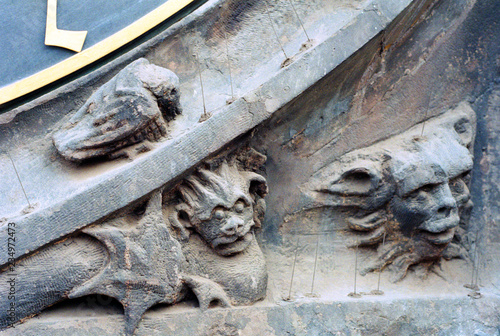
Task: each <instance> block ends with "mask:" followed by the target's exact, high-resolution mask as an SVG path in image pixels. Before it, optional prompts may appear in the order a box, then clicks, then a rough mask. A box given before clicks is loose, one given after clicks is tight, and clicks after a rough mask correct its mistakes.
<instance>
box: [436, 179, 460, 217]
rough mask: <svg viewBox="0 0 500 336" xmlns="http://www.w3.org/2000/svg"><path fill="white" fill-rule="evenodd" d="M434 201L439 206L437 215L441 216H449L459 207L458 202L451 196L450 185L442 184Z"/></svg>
mask: <svg viewBox="0 0 500 336" xmlns="http://www.w3.org/2000/svg"><path fill="white" fill-rule="evenodd" d="M434 199H435V201H436V205H437V208H438V209H437V213H438V214H439V215H440V216H443V217H447V216H449V214H450V212H451V210H453V209H454V208H456V207H457V202H456V201H455V199H454V198H453V195H452V194H451V189H450V186H449V185H448V183H443V184H440V185H439V186H438V187H437V189H436V191H435V194H434Z"/></svg>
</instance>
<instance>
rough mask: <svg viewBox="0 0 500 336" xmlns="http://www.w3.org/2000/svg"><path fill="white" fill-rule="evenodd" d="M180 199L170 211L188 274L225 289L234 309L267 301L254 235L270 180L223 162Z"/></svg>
mask: <svg viewBox="0 0 500 336" xmlns="http://www.w3.org/2000/svg"><path fill="white" fill-rule="evenodd" d="M249 154H250V156H248V157H247V158H250V160H253V161H254V162H255V161H259V160H260V162H262V163H263V162H264V161H265V157H264V156H263V155H261V154H259V153H257V152H255V151H253V150H252V151H250V153H249ZM247 162H248V161H247ZM176 194H180V196H181V198H180V201H179V203H178V204H176V205H172V206H170V208H169V211H168V212H169V213H170V216H169V220H170V223H171V225H172V227H173V228H175V230H176V231H177V235H178V237H179V241H180V242H181V245H182V250H183V252H184V255H185V257H186V261H187V264H186V268H185V269H186V272H187V273H189V274H195V275H197V276H205V277H208V278H209V279H211V280H213V281H215V282H217V283H219V284H221V285H222V287H223V288H224V289H225V291H226V293H227V294H228V297H229V300H230V301H231V303H233V304H249V303H252V302H255V301H257V300H260V299H263V298H264V297H265V294H266V286H267V271H266V266H265V259H264V256H263V254H262V251H261V249H260V247H259V246H258V244H257V242H256V240H255V236H254V230H255V229H256V228H260V226H261V221H262V219H263V216H264V213H265V209H266V205H265V201H264V197H265V195H266V194H267V182H266V180H265V178H264V177H263V176H261V175H260V174H257V173H255V172H252V171H245V170H241V169H240V168H238V167H237V163H236V162H235V161H233V162H226V161H224V162H222V163H221V164H220V166H219V167H218V168H217V169H216V170H210V169H205V168H202V169H199V170H198V171H197V172H195V173H194V174H192V175H191V176H190V177H188V178H187V179H185V180H184V181H183V182H182V183H181V184H180V185H179V186H178V187H177V189H176ZM200 304H201V305H204V304H203V303H202V302H201V301H200ZM205 306H206V305H205Z"/></svg>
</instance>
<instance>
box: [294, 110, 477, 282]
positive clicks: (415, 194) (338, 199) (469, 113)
mask: <svg viewBox="0 0 500 336" xmlns="http://www.w3.org/2000/svg"><path fill="white" fill-rule="evenodd" d="M475 130H476V116H475V113H474V111H473V110H472V109H471V107H470V106H469V105H468V104H467V103H462V104H460V105H459V106H458V107H457V108H456V109H454V110H451V111H448V112H446V113H445V114H443V115H441V116H439V117H437V118H434V119H431V120H429V121H426V122H425V123H422V124H419V125H416V126H414V127H413V128H411V129H410V130H408V131H406V132H404V133H402V134H400V135H398V136H395V137H393V138H389V139H388V140H385V141H382V142H380V143H377V144H375V145H373V146H370V147H367V148H363V149H359V150H356V151H354V152H350V153H347V154H345V155H343V156H342V157H340V158H339V159H338V160H337V161H335V162H333V163H332V164H329V165H327V166H326V167H325V168H323V169H321V170H319V171H318V172H317V173H316V174H315V175H314V176H312V178H311V181H309V182H308V183H306V184H305V185H304V186H302V187H301V189H302V190H304V192H305V194H306V196H305V198H306V199H307V200H306V201H305V203H304V205H303V207H304V209H305V211H308V210H311V209H318V208H320V209H321V208H329V207H333V208H336V209H337V211H341V212H344V214H345V222H346V224H345V225H344V226H347V227H348V228H349V229H350V230H353V231H354V232H356V235H355V236H354V237H353V238H352V239H353V240H352V245H353V246H377V247H378V255H379V257H378V260H377V261H376V262H374V263H372V264H371V265H368V266H365V267H364V269H363V270H362V274H363V273H364V274H366V273H367V272H370V271H381V270H383V269H384V268H385V267H386V266H387V265H389V264H391V265H392V267H393V268H394V270H395V274H394V281H398V280H401V279H402V278H403V277H404V276H405V275H406V273H407V271H408V268H409V267H410V266H412V265H415V264H423V265H425V266H424V267H430V266H431V265H433V263H434V262H435V261H436V260H439V258H440V257H441V256H443V251H444V250H445V249H446V248H449V250H450V251H451V250H453V251H457V252H459V251H461V249H462V252H461V253H458V254H457V255H453V253H451V252H450V253H447V257H448V258H451V257H453V256H455V257H465V255H466V251H465V249H463V248H461V247H459V246H453V243H451V242H452V240H453V238H454V236H455V234H460V233H459V232H457V230H463V229H464V228H461V229H459V223H460V216H459V215H460V214H462V213H469V212H470V209H471V208H472V202H470V192H469V189H468V186H467V184H466V182H465V181H469V180H470V177H469V175H470V172H471V170H472V165H473V161H472V154H471V152H470V151H471V150H472V145H473V143H474V136H475ZM465 208H467V211H465V212H464V209H465ZM465 222H468V218H466V219H465ZM340 225H341V226H342V224H340ZM450 244H451V245H450ZM449 245H450V246H449Z"/></svg>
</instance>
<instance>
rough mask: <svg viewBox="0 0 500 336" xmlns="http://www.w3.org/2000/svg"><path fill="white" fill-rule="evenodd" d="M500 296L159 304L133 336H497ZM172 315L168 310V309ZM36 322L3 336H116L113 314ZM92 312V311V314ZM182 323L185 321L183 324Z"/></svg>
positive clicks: (119, 325)
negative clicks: (237, 304)
mask: <svg viewBox="0 0 500 336" xmlns="http://www.w3.org/2000/svg"><path fill="white" fill-rule="evenodd" d="M499 308H500V298H499V297H498V296H496V295H486V296H484V297H483V298H481V299H471V298H469V297H450V298H446V297H445V298H443V297H439V298H424V299H412V300H408V299H395V300H390V299H386V298H384V297H380V298H377V299H371V300H366V299H359V300H357V299H347V298H346V299H345V300H343V301H334V302H312V301H309V302H302V303H285V302H283V303H282V304H280V305H268V304H266V303H265V302H262V303H259V304H256V305H254V306H251V307H241V308H234V309H223V308H213V309H209V310H208V311H206V312H200V311H199V310H198V309H197V308H189V307H186V306H184V307H175V308H170V309H171V310H169V308H163V307H158V308H156V309H154V310H153V311H150V312H148V313H146V315H145V316H144V319H143V321H142V322H141V323H140V325H139V327H138V330H137V332H136V335H137V336H142V335H144V336H146V335H147V336H154V335H162V336H166V335H176V336H193V335H241V336H246V335H249V336H250V335H499V329H498V327H499V325H500V315H499V313H498V311H499ZM172 311H174V312H172ZM71 314H72V312H70V311H67V312H66V316H67V317H66V318H61V317H60V315H58V316H59V317H58V318H56V319H51V318H50V316H45V317H35V318H32V319H31V320H29V321H26V322H24V323H23V324H20V325H16V326H15V328H10V329H7V330H5V331H3V332H0V334H1V335H5V336H18V335H19V336H20V335H23V336H43V335H51V336H58V335H61V336H62V335H75V336H80V335H81V336H83V335H102V336H106V335H109V336H111V335H119V334H120V332H119V330H121V328H123V318H122V317H121V316H119V315H107V316H106V315H105V314H102V315H101V316H90V317H71ZM94 315H95V314H94ZM185 321H189V323H188V324H187V323H186V322H185Z"/></svg>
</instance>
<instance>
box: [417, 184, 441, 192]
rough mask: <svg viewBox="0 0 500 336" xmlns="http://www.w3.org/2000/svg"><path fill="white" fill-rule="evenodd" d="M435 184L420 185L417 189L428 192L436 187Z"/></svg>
mask: <svg viewBox="0 0 500 336" xmlns="http://www.w3.org/2000/svg"><path fill="white" fill-rule="evenodd" d="M436 186H437V185H436V184H430V183H429V184H426V185H424V186H422V187H420V189H418V191H423V192H425V193H428V192H431V191H432V190H433V189H434V188H436Z"/></svg>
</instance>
